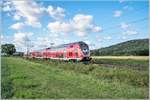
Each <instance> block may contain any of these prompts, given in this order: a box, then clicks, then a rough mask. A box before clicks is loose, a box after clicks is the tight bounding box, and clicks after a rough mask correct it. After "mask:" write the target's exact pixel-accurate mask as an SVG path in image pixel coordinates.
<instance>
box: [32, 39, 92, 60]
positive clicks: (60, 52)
mask: <svg viewBox="0 0 150 100" xmlns="http://www.w3.org/2000/svg"><path fill="white" fill-rule="evenodd" d="M29 57H30V58H43V59H44V58H46V59H58V60H68V61H69V60H73V61H89V60H91V57H90V50H89V47H88V45H87V44H86V43H84V42H82V41H80V42H74V43H69V44H63V45H59V46H55V47H51V48H46V49H43V50H38V51H32V52H30V53H29Z"/></svg>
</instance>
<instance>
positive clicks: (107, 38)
mask: <svg viewBox="0 0 150 100" xmlns="http://www.w3.org/2000/svg"><path fill="white" fill-rule="evenodd" d="M111 39H112V37H111V36H106V37H104V40H111Z"/></svg>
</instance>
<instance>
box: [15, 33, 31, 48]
mask: <svg viewBox="0 0 150 100" xmlns="http://www.w3.org/2000/svg"><path fill="white" fill-rule="evenodd" d="M32 35H33V33H30V32H29V33H22V32H18V33H15V34H14V41H15V44H16V45H17V46H22V47H24V46H25V45H26V41H29V37H30V36H32Z"/></svg>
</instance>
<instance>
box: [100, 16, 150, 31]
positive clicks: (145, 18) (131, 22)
mask: <svg viewBox="0 0 150 100" xmlns="http://www.w3.org/2000/svg"><path fill="white" fill-rule="evenodd" d="M148 18H149V17H144V18H141V19H137V20H133V21H130V22H127V23H128V24H135V23H139V22H142V21H145V20H148ZM118 27H120V24H118V25H114V26H111V27H108V28H105V29H104V30H103V31H102V32H105V31H109V30H112V29H114V28H118ZM102 32H101V33H102Z"/></svg>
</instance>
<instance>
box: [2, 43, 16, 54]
mask: <svg viewBox="0 0 150 100" xmlns="http://www.w3.org/2000/svg"><path fill="white" fill-rule="evenodd" d="M1 50H2V51H1V52H2V53H6V54H7V55H12V54H13V53H15V52H16V48H15V45H14V44H3V45H2V46H1Z"/></svg>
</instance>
